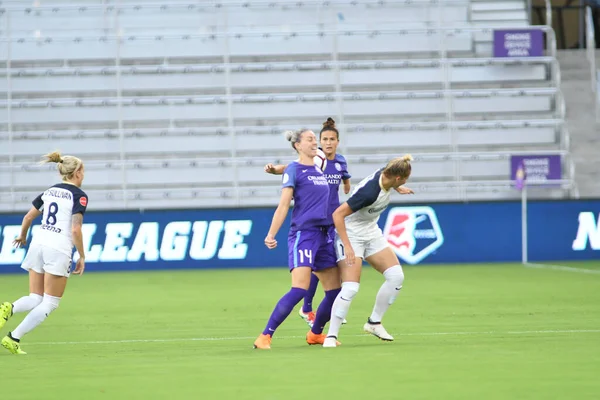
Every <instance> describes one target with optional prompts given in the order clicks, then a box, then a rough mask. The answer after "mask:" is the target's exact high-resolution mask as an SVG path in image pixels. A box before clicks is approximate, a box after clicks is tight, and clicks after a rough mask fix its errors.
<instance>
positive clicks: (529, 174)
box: [510, 155, 562, 189]
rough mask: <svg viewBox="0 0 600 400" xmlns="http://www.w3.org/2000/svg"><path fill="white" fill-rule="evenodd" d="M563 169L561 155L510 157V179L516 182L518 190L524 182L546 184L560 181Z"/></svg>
mask: <svg viewBox="0 0 600 400" xmlns="http://www.w3.org/2000/svg"><path fill="white" fill-rule="evenodd" d="M561 177H562V169H561V162H560V156H559V155H540V156H538V155H531V156H511V157H510V179H511V180H513V181H516V185H517V188H518V189H521V188H522V183H523V180H525V181H528V182H546V181H553V180H560V179H561Z"/></svg>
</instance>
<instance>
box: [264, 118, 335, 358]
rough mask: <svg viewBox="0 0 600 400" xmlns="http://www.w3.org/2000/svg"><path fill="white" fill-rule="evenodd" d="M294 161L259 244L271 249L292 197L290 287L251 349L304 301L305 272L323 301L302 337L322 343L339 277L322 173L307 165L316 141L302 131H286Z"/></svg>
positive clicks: (268, 340) (267, 341)
mask: <svg viewBox="0 0 600 400" xmlns="http://www.w3.org/2000/svg"><path fill="white" fill-rule="evenodd" d="M286 139H287V140H288V141H290V142H291V143H292V147H293V148H294V150H296V151H297V152H298V155H299V156H300V157H299V159H298V161H294V162H292V163H290V164H289V165H288V166H287V167H286V168H285V171H284V173H283V178H282V184H283V189H282V191H281V198H280V200H279V205H278V207H277V210H275V214H274V215H273V220H272V222H271V227H270V228H269V232H268V234H267V237H266V238H265V245H266V246H267V247H268V248H269V249H274V248H275V247H277V240H276V239H275V236H276V235H277V233H278V232H279V229H280V228H281V225H283V222H284V221H285V218H286V216H287V213H288V210H289V207H290V203H291V201H292V198H293V199H294V209H293V211H292V221H291V227H290V231H289V234H288V263H289V267H290V271H291V275H292V288H291V289H290V290H289V291H288V292H287V293H286V294H285V295H284V296H283V297H282V298H281V299H280V300H279V302H278V303H277V305H276V306H275V309H274V310H273V312H272V314H271V317H270V318H269V321H268V322H267V326H266V327H265V329H264V331H263V332H262V333H261V334H260V335H259V336H258V338H257V339H256V340H255V341H254V348H255V349H270V348H271V339H272V337H273V334H274V333H275V330H276V329H277V328H278V327H279V325H281V323H283V321H284V320H285V319H286V318H287V317H288V315H290V313H291V312H292V310H293V309H294V307H295V306H296V304H298V303H299V302H300V300H302V299H303V298H304V296H306V292H307V291H308V288H309V286H310V279H311V275H312V274H311V272H314V273H315V274H316V275H317V276H318V277H319V279H320V281H321V283H322V285H323V288H324V289H325V298H324V299H323V301H322V302H321V304H320V305H319V308H318V310H317V314H316V318H315V323H314V324H313V327H312V328H311V331H310V332H308V334H307V336H306V341H307V342H308V343H309V344H323V342H324V340H325V335H324V334H323V328H324V327H325V324H326V323H327V322H328V321H329V318H330V317H331V307H332V306H333V301H334V300H335V298H336V297H337V295H338V293H339V292H340V287H341V281H340V273H339V270H338V268H337V263H336V254H335V249H334V246H333V237H331V236H330V235H329V232H328V228H329V225H328V217H329V213H328V205H327V203H326V202H324V201H323V199H324V198H327V197H328V196H329V185H328V183H327V179H326V178H325V176H324V175H323V172H322V171H321V170H319V169H318V168H317V167H316V166H315V164H314V161H313V158H314V157H315V155H316V154H317V138H316V136H315V134H314V133H313V132H312V131H310V130H308V129H302V130H299V131H295V132H291V131H288V132H286Z"/></svg>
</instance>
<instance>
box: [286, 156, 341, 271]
mask: <svg viewBox="0 0 600 400" xmlns="http://www.w3.org/2000/svg"><path fill="white" fill-rule="evenodd" d="M334 168H335V167H334ZM282 182H283V187H284V188H286V187H292V188H294V210H293V211H292V222H291V228H290V232H289V236H288V261H289V264H288V265H289V267H290V269H294V268H296V267H311V268H312V269H313V270H315V271H319V270H322V269H324V268H330V267H334V266H335V265H336V257H335V248H334V246H333V237H331V234H330V232H329V225H330V224H329V223H328V217H329V208H328V202H327V201H324V200H325V199H328V198H329V185H328V183H327V180H326V179H325V176H324V175H323V173H322V172H321V171H320V170H319V169H318V168H317V167H315V166H314V165H310V166H309V165H302V164H300V163H298V162H296V161H294V162H292V163H290V164H289V165H288V166H287V168H286V169H285V171H284V173H283V179H282Z"/></svg>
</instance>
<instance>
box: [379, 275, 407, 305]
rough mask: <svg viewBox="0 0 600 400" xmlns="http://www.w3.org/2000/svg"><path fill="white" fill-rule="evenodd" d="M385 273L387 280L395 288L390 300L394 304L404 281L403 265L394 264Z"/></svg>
mask: <svg viewBox="0 0 600 400" xmlns="http://www.w3.org/2000/svg"><path fill="white" fill-rule="evenodd" d="M383 275H384V276H385V280H386V281H387V282H388V283H389V284H390V285H392V286H393V287H394V289H395V293H394V294H393V295H392V296H391V297H390V298H389V300H388V302H389V304H390V305H392V304H394V302H395V301H396V297H398V294H399V293H400V290H401V289H402V284H403V283H404V271H403V270H402V267H401V266H399V265H394V266H393V267H392V268H388V269H387V270H386V271H385V272H384V273H383Z"/></svg>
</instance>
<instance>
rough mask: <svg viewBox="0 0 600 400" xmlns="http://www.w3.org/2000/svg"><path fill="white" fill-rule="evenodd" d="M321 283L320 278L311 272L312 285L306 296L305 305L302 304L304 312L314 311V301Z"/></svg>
mask: <svg viewBox="0 0 600 400" xmlns="http://www.w3.org/2000/svg"><path fill="white" fill-rule="evenodd" d="M318 285H319V278H317V276H316V275H315V274H310V286H309V287H308V292H307V293H306V296H304V305H303V306H302V312H304V313H309V312H311V311H312V302H313V299H314V298H315V293H316V292H317V286H318Z"/></svg>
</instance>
